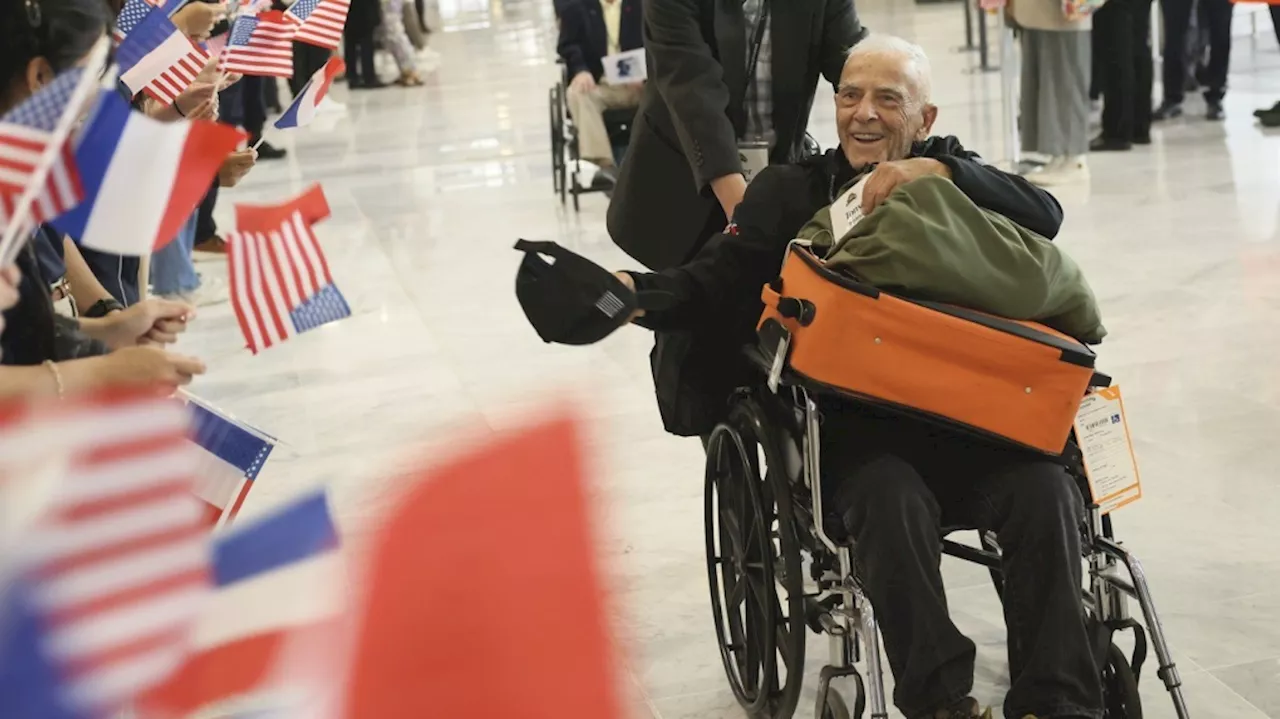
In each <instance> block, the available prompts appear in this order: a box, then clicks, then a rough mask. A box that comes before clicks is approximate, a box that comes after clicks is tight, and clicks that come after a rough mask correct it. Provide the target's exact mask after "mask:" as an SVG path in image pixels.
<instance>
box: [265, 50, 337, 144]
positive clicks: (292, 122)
mask: <svg viewBox="0 0 1280 719" xmlns="http://www.w3.org/2000/svg"><path fill="white" fill-rule="evenodd" d="M346 69H347V65H346V63H344V62H343V61H342V58H340V57H331V58H329V61H328V62H326V63H325V64H324V67H322V68H320V69H319V70H316V72H315V74H314V75H312V76H311V79H310V80H307V84H306V86H305V87H303V88H302V91H301V92H299V93H298V96H297V97H295V98H294V99H293V102H292V103H291V104H290V105H289V107H287V108H285V111H284V114H282V115H281V116H280V119H279V120H276V123H275V125H276V128H277V129H280V130H287V129H289V128H291V127H306V126H307V125H309V124H311V121H312V120H314V119H315V117H316V108H318V107H319V106H320V103H321V102H323V101H324V98H325V95H327V94H328V93H329V87H330V86H331V85H333V79H334V78H335V77H337V76H338V75H341V74H342V72H343V71H344V70H346Z"/></svg>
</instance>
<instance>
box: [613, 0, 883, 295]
mask: <svg viewBox="0 0 1280 719" xmlns="http://www.w3.org/2000/svg"><path fill="white" fill-rule="evenodd" d="M769 4H770V7H771V13H770V14H771V21H770V40H771V42H772V48H773V64H772V72H773V83H772V84H773V127H774V131H775V132H776V135H777V140H776V143H775V145H774V147H773V148H772V150H771V152H770V157H769V160H770V162H771V163H773V164H782V163H787V162H792V161H795V160H797V159H799V157H800V156H801V150H802V147H803V144H804V137H805V129H806V127H807V126H808V124H809V110H810V108H811V107H812V106H813V94H814V90H816V89H817V85H818V76H819V75H822V76H823V77H825V78H826V79H827V80H828V81H829V82H831V83H832V85H835V84H837V83H838V82H839V81H840V72H841V70H842V69H843V67H844V60H845V55H846V54H847V52H848V50H849V49H850V48H851V47H853V45H854V44H855V43H856V42H858V41H859V40H861V39H862V38H863V36H865V35H866V31H865V30H863V28H862V25H861V23H859V22H858V16H857V13H856V12H855V11H854V8H853V3H852V0H771V1H770V3H769ZM644 21H645V22H644V30H645V36H644V38H645V47H646V49H647V50H648V56H649V82H648V83H647V86H646V88H645V93H644V97H643V98H642V99H641V101H640V111H639V112H638V113H637V115H636V120H635V123H634V124H633V125H632V131H631V144H630V147H629V148H628V150H627V159H626V161H625V162H623V164H622V168H621V173H620V176H619V178H618V185H617V187H616V189H615V190H614V195H613V201H612V203H611V204H610V205H609V216H608V226H609V234H610V235H611V236H612V237H613V240H614V242H615V243H617V245H618V246H619V247H621V248H622V249H623V250H625V251H626V252H627V254H629V255H631V256H632V257H633V258H635V259H636V260H638V261H640V262H641V263H642V264H644V265H645V266H646V267H649V268H650V269H655V270H661V269H665V268H667V267H674V266H676V265H679V264H680V263H682V262H684V261H685V260H687V259H689V258H690V257H691V256H693V254H694V253H696V251H697V249H698V248H699V247H700V246H701V245H702V244H703V242H705V240H706V239H707V238H708V237H709V236H710V235H711V234H713V233H714V229H715V228H716V227H720V228H723V227H724V226H725V224H726V222H727V219H726V218H725V217H724V214H723V212H722V211H721V209H720V205H719V203H718V202H717V201H716V199H715V196H714V195H713V194H712V192H711V187H710V183H711V180H713V179H715V178H717V177H722V176H724V175H729V174H732V173H735V172H741V171H742V163H741V160H740V158H739V155H738V146H737V138H738V137H739V136H740V135H741V134H742V132H743V130H744V129H745V128H744V123H745V111H744V107H745V96H746V89H747V82H748V78H747V56H748V53H749V51H750V48H749V47H748V41H747V21H746V18H745V17H744V15H743V12H742V2H741V0H646V2H645V5H644Z"/></svg>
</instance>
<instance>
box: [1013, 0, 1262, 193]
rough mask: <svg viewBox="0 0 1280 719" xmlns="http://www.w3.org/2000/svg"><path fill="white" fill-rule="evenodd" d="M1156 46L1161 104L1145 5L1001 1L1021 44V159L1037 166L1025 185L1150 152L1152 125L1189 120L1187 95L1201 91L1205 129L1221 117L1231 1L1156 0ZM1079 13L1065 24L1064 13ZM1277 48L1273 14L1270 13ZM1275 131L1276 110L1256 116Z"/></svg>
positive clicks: (1084, 173) (1058, 180) (1076, 175)
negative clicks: (1140, 149)
mask: <svg viewBox="0 0 1280 719" xmlns="http://www.w3.org/2000/svg"><path fill="white" fill-rule="evenodd" d="M1159 1H1160V16H1161V19H1162V29H1163V32H1162V33H1160V35H1162V37H1163V42H1162V43H1161V45H1160V56H1161V70H1162V72H1161V95H1160V97H1159V98H1156V97H1154V96H1153V89H1154V81H1155V72H1154V59H1153V52H1152V51H1153V42H1154V40H1153V36H1154V35H1155V29H1154V28H1152V26H1151V3H1152V0H1105V1H1103V2H1089V1H1087V0H1086V1H1082V2H1068V3H1064V2H1061V0H1009V6H1008V9H1009V16H1010V19H1011V21H1012V23H1013V24H1014V26H1015V28H1017V30H1018V31H1019V33H1020V36H1021V47H1022V62H1023V67H1022V92H1021V135H1022V149H1023V150H1024V151H1026V152H1031V153H1037V154H1038V155H1041V156H1042V157H1043V158H1045V159H1046V163H1045V164H1043V165H1039V164H1038V165H1035V166H1033V167H1031V168H1029V170H1028V172H1029V174H1028V179H1030V180H1031V181H1032V182H1036V183H1038V184H1041V185H1046V186H1052V185H1059V184H1063V183H1068V182H1073V181H1079V180H1082V179H1085V178H1087V177H1088V165H1087V163H1086V159H1085V158H1086V155H1087V154H1088V153H1090V152H1125V151H1129V150H1132V149H1133V148H1134V146H1135V145H1149V144H1150V143H1151V128H1152V125H1153V123H1162V122H1168V121H1170V120H1173V119H1176V118H1179V117H1182V116H1183V115H1184V114H1189V113H1188V112H1187V110H1186V109H1185V108H1184V104H1185V101H1186V98H1187V94H1188V93H1191V92H1195V91H1201V92H1202V94H1203V97H1204V104H1203V109H1197V111H1196V114H1199V115H1201V116H1202V117H1203V118H1204V119H1206V120H1208V121H1220V120H1223V119H1224V118H1225V117H1226V111H1225V109H1224V108H1223V98H1224V97H1225V96H1226V92H1227V70H1228V67H1229V63H1230V58H1231V20H1232V16H1233V10H1234V8H1235V3H1233V2H1232V0H1159ZM1072 6H1078V7H1079V12H1078V13H1077V14H1074V15H1072V16H1068V14H1067V11H1066V9H1065V8H1068V7H1072ZM1270 11H1271V17H1272V24H1273V26H1274V28H1275V32H1276V38H1277V40H1280V6H1276V5H1271V6H1270ZM1098 98H1101V100H1102V118H1101V131H1100V133H1099V134H1098V135H1096V136H1095V137H1093V138H1092V139H1090V138H1089V129H1088V128H1089V114H1090V109H1091V101H1092V100H1095V99H1098ZM1255 115H1256V116H1257V117H1258V118H1259V120H1260V121H1261V122H1262V124H1263V125H1264V126H1269V127H1270V126H1275V125H1277V124H1280V103H1278V104H1277V105H1276V106H1275V107H1269V108H1262V109H1260V110H1258V112H1256V113H1255Z"/></svg>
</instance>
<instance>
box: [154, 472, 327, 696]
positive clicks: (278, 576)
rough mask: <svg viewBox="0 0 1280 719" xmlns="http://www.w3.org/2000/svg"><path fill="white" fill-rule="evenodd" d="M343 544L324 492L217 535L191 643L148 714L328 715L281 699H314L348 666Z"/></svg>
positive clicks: (317, 492) (307, 495)
mask: <svg viewBox="0 0 1280 719" xmlns="http://www.w3.org/2000/svg"><path fill="white" fill-rule="evenodd" d="M338 550H339V542H338V533H337V529H336V527H335V526H334V524H333V519H332V517H331V515H330V513H329V507H328V502H327V501H326V499H325V496H324V493H323V492H321V491H313V492H310V493H308V494H306V495H304V496H303V497H301V498H299V499H296V500H294V501H292V502H289V503H288V504H287V505H285V506H284V507H282V508H280V509H277V510H275V511H272V512H271V513H269V514H267V515H265V516H262V517H255V518H253V519H246V520H243V521H241V522H238V523H237V524H236V525H235V526H233V527H232V528H231V529H230V530H229V531H227V532H226V533H223V534H220V535H218V536H216V538H215V544H214V549H213V578H214V585H215V587H214V592H213V595H212V597H211V598H210V601H209V602H208V604H207V606H206V608H205V610H204V611H203V612H202V614H201V616H200V618H199V620H198V622H197V623H196V625H195V631H194V634H193V635H192V636H191V637H190V640H191V643H192V645H193V646H194V651H193V652H192V654H191V656H190V659H189V661H188V662H187V663H186V664H185V665H184V666H183V667H182V668H181V669H180V670H179V671H178V672H177V673H175V674H174V675H173V677H172V678H171V679H170V680H169V681H168V682H166V683H165V684H164V685H162V686H160V687H158V688H156V689H155V690H154V691H152V692H150V693H148V694H147V695H146V696H144V697H142V698H141V700H140V701H139V703H138V704H139V706H138V708H139V710H140V713H141V715H142V716H147V717H183V716H189V715H191V714H194V713H196V712H201V715H202V716H204V715H208V716H230V715H232V714H229V713H224V712H225V711H226V710H228V709H232V708H234V710H236V711H235V712H234V715H235V716H246V715H248V716H307V717H319V716H321V713H319V712H317V711H305V712H304V711H290V708H289V707H286V706H281V703H289V702H292V701H299V700H301V701H306V700H308V699H312V698H314V696H315V695H316V694H318V693H322V692H323V691H325V690H326V689H329V688H331V687H330V686H328V685H329V684H331V683H332V680H333V678H334V676H335V675H336V674H337V673H338V672H339V671H340V670H341V665H342V659H343V655H342V653H341V652H339V651H338V650H337V649H338V648H337V647H335V644H336V643H337V639H338V638H339V635H338V634H337V633H336V631H335V630H336V629H338V628H340V627H341V626H342V625H341V624H340V622H341V621H342V619H343V613H344V610H345V609H346V608H347V607H346V604H347V601H346V596H345V590H344V587H345V586H346V581H345V579H344V576H343V569H344V567H343V563H342V557H341V554H340V552H339V551H338ZM241 712H244V713H241ZM264 712H265V713H264Z"/></svg>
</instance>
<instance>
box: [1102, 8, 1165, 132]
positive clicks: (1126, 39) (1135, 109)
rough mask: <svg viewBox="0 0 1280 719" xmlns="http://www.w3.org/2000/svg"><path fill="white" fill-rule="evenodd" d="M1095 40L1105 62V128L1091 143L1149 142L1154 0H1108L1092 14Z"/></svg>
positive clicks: (1103, 90)
mask: <svg viewBox="0 0 1280 719" xmlns="http://www.w3.org/2000/svg"><path fill="white" fill-rule="evenodd" d="M1093 41H1094V42H1095V43H1097V44H1098V54H1097V58H1098V59H1099V60H1100V61H1101V63H1102V66H1101V67H1099V68H1098V78H1099V80H1100V83H1101V85H1102V134H1100V135H1099V136H1098V137H1095V138H1094V139H1093V141H1092V142H1090V143H1089V149H1090V150H1091V151H1093V152H1109V151H1122V150H1129V149H1132V148H1133V146H1134V145H1135V144H1137V145H1149V144H1151V85H1152V82H1153V77H1152V75H1153V73H1154V71H1155V70H1154V68H1153V66H1152V58H1151V0H1109V2H1107V4H1106V5H1103V6H1102V7H1101V8H1099V9H1098V11H1097V12H1095V13H1094V14H1093ZM1178 82H1179V83H1181V82H1182V80H1179V81H1178Z"/></svg>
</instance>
